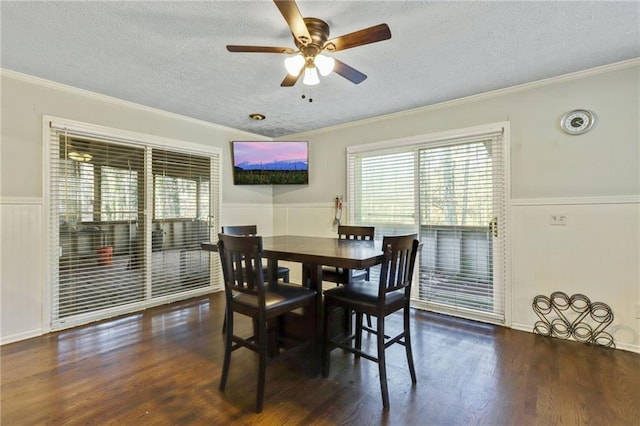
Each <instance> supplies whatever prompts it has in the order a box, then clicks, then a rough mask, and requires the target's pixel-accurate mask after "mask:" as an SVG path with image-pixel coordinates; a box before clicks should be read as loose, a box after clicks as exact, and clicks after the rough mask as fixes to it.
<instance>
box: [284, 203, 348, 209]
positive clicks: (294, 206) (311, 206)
mask: <svg viewBox="0 0 640 426" xmlns="http://www.w3.org/2000/svg"><path fill="white" fill-rule="evenodd" d="M342 204H343V206H345V205H347V203H346V202H344V203H342ZM334 207H335V204H334V203H333V202H329V203H300V204H294V203H282V204H273V208H274V209H276V208H278V209H326V208H334Z"/></svg>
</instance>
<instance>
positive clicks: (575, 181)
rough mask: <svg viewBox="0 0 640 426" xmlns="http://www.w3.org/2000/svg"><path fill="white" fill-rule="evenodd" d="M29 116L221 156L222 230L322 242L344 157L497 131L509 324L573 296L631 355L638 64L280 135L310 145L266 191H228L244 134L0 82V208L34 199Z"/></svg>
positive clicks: (6, 298)
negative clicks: (577, 123) (501, 127)
mask: <svg viewBox="0 0 640 426" xmlns="http://www.w3.org/2000/svg"><path fill="white" fill-rule="evenodd" d="M575 108H587V109H591V110H593V111H595V113H596V114H597V117H598V121H597V123H596V125H595V127H594V129H593V130H592V131H591V132H590V133H588V134H586V135H582V136H578V137H575V136H574V137H571V136H567V135H564V134H563V133H561V131H560V130H559V125H558V121H559V119H560V117H561V116H562V115H563V114H564V113H565V112H566V111H568V110H571V109H575ZM43 114H48V115H53V116H59V117H62V118H68V119H72V120H77V121H85V122H89V123H94V124H99V125H103V126H109V127H116V128H121V129H124V130H130V131H135V132H141V133H146V134H152V135H158V136H162V137H167V138H173V139H182V140H187V141H190V142H195V143H201V144H212V145H215V146H219V147H222V148H223V150H224V158H223V167H227V168H226V169H225V171H224V177H223V206H222V212H221V215H222V222H223V223H225V224H226V223H228V224H248V223H257V224H258V226H259V227H260V229H261V230H262V231H263V233H264V234H265V235H269V234H280V233H284V232H286V233H304V234H306V235H331V234H332V233H333V232H334V229H333V204H332V202H333V199H334V197H335V196H336V195H346V178H345V169H346V147H347V146H351V145H357V144H364V143H371V142H377V141H383V140H391V139H397V138H402V137H409V136H415V135H420V134H430V133H436V132H440V131H446V130H453V129H459V128H464V127H471V126H476V125H482V124H487V123H494V122H501V121H510V123H511V146H510V150H511V157H510V163H511V169H510V173H511V178H512V179H511V188H512V193H511V200H510V219H511V223H510V224H509V226H510V244H511V261H512V262H511V283H512V284H511V288H512V292H511V295H512V297H511V300H510V301H508V302H511V321H512V325H513V326H514V327H516V328H521V329H524V330H528V331H530V330H531V329H532V327H533V322H534V321H535V317H534V316H533V315H532V310H531V302H532V297H533V296H534V295H537V294H547V295H548V294H549V293H550V292H551V291H555V290H561V291H565V292H567V293H569V294H571V293H574V292H580V293H584V294H586V295H587V296H589V297H590V298H591V299H592V300H593V301H602V302H605V303H608V304H610V305H611V307H612V308H613V311H614V314H615V321H614V327H612V330H613V331H614V337H615V338H616V343H617V344H618V347H621V348H625V349H630V350H635V351H638V352H640V337H639V336H640V319H637V318H636V312H635V309H636V308H635V306H634V304H635V303H640V266H639V265H640V261H639V259H640V223H639V221H640V207H639V205H640V204H639V202H638V201H639V200H640V129H639V120H638V117H639V116H640V61H635V62H628V63H624V64H618V65H616V66H612V67H609V68H606V69H600V70H596V71H591V72H585V73H579V74H577V75H573V76H567V77H564V78H560V79H555V80H551V81H546V82H539V83H537V84H531V85H527V86H522V87H519V88H514V89H511V90H505V91H501V92H495V93H491V94H486V95H481V96H477V97H473V98H468V99H463V100H459V101H455V102H450V103H447V104H442V105H438V106H434V107H425V108H420V109H416V110H411V111H406V112H404V113H400V114H394V115H390V116H385V117H379V118H377V119H371V120H366V121H362V122H357V123H351V124H348V125H344V126H337V127H334V128H327V129H323V130H319V131H314V132H310V133H306V134H299V135H289V136H288V137H287V139H290V138H295V139H301V140H309V142H310V165H309V168H310V184H309V185H308V186H301V187H277V186H274V187H273V189H271V188H269V187H241V186H233V185H232V179H231V169H230V168H229V167H228V165H229V164H230V162H231V160H230V154H229V143H228V142H229V141H231V140H234V139H249V138H252V139H256V138H259V137H257V136H256V135H252V134H246V133H242V132H238V131H235V130H232V129H226V128H223V127H220V126H216V125H209V124H207V123H203V122H200V121H197V120H192V119H188V118H184V117H177V116H175V115H171V114H167V113H163V112H161V111H153V110H150V109H148V108H143V107H137V106H134V105H131V104H126V103H122V102H120V101H115V100H108V99H105V98H104V97H98V96H93V95H88V94H86V93H84V92H81V91H78V90H75V89H70V88H66V87H62V86H57V85H52V84H38V83H35V82H34V81H31V80H29V79H24V78H21V77H19V76H16V75H14V74H10V73H3V74H2V130H1V132H2V147H1V150H0V153H1V156H2V158H1V159H0V166H1V168H0V179H1V181H0V188H1V191H2V193H1V196H2V198H1V199H0V201H2V200H9V201H10V202H11V204H13V203H14V202H15V200H19V199H21V198H24V199H25V203H26V204H33V200H34V199H35V200H41V198H42V184H41V182H42V176H41V170H42V142H41V139H42V137H41V132H42V129H41V116H42V115H43ZM346 201H347V202H348V200H346ZM2 204H3V208H4V206H5V204H7V203H5V202H4V201H3V203H2ZM18 204H19V203H18ZM36 204H37V202H36ZM550 213H566V214H567V215H568V225H567V226H566V227H563V228H562V229H559V228H557V227H551V226H550V225H548V216H549V214H550ZM345 217H346V214H345ZM4 226H5V225H4V221H3V229H0V232H2V233H3V235H4V233H5V232H6V230H5V229H4ZM38 226H39V228H38V229H39V230H41V231H42V232H44V229H43V225H42V224H39V225H38ZM3 238H4V237H3ZM3 241H4V240H3ZM36 244H37V243H36ZM5 250H6V249H5ZM34 256H37V253H36V254H34ZM7 260H8V257H6V256H5V254H4V252H3V254H2V292H1V293H0V296H1V297H2V300H1V301H0V308H2V310H3V312H4V311H5V309H7V307H9V306H14V307H15V308H17V309H21V308H22V307H24V308H25V311H28V312H32V311H34V312H38V311H41V306H40V305H41V304H42V298H41V295H39V294H32V293H33V292H34V290H29V291H28V294H27V295H26V297H25V294H24V292H25V291H27V290H25V288H23V287H20V286H23V285H24V284H23V283H19V282H17V281H16V280H15V277H14V275H13V273H14V272H15V271H18V270H19V268H29V267H30V265H32V264H33V262H32V261H33V260H35V258H33V259H29V258H26V259H24V260H23V261H22V263H21V264H17V265H12V267H13V268H14V269H12V271H13V272H12V273H11V274H8V273H5V268H6V267H7V265H6V264H7ZM293 267H294V270H293V272H292V278H293V279H294V280H296V278H295V277H296V276H298V274H299V271H298V268H296V267H295V265H293ZM22 277H26V278H27V279H28V280H29V281H38V280H39V279H38V278H37V277H36V278H33V277H28V275H22ZM8 278H10V280H9V281H7V279H8ZM43 281H44V280H43ZM37 286H38V284H37V283H35V284H34V285H30V286H27V288H28V289H35V288H37ZM17 289H20V291H16V290H17ZM18 295H19V296H18ZM25 303H28V306H25ZM33 305H35V306H36V307H37V308H38V309H35V310H34V309H33ZM28 315H29V318H28V321H27V320H26V319H21V320H20V321H14V322H12V323H10V324H5V321H3V324H0V341H1V342H7V341H11V340H16V339H17V338H23V337H25V334H24V333H28V332H29V330H30V329H31V328H32V327H33V324H36V325H37V324H40V328H42V321H43V320H42V319H41V318H37V315H36V314H35V313H30V314H28ZM3 319H4V315H3Z"/></svg>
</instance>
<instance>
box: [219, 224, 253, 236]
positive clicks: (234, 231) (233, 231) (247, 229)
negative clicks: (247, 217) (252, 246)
mask: <svg viewBox="0 0 640 426" xmlns="http://www.w3.org/2000/svg"><path fill="white" fill-rule="evenodd" d="M222 233H223V234H227V235H258V226H257V225H237V226H223V227H222Z"/></svg>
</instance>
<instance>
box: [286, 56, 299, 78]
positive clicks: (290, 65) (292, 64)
mask: <svg viewBox="0 0 640 426" xmlns="http://www.w3.org/2000/svg"><path fill="white" fill-rule="evenodd" d="M303 66H304V58H303V57H302V55H294V56H289V57H288V58H286V59H285V60H284V67H285V68H286V69H287V72H288V73H289V74H291V75H292V76H294V77H297V76H298V74H300V71H302V67H303Z"/></svg>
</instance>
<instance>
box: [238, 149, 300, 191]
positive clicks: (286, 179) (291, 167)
mask: <svg viewBox="0 0 640 426" xmlns="http://www.w3.org/2000/svg"><path fill="white" fill-rule="evenodd" d="M231 153H232V156H233V183H234V184H235V185H307V184H308V183H309V147H308V144H307V142H306V141H286V142H285V141H279V142H259V141H233V142H231Z"/></svg>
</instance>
